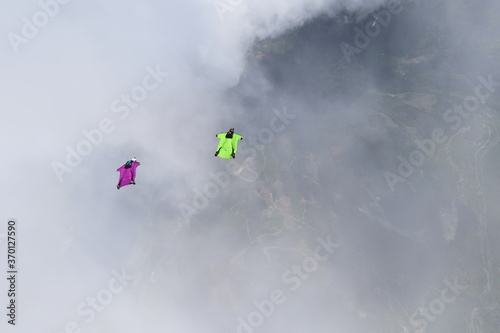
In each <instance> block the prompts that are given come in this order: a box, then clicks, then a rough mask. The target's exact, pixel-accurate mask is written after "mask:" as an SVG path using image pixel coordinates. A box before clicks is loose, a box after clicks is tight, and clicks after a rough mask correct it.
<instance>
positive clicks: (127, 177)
mask: <svg viewBox="0 0 500 333" xmlns="http://www.w3.org/2000/svg"><path fill="white" fill-rule="evenodd" d="M139 165H141V163H139V162H135V161H129V162H127V163H125V164H124V165H122V166H121V167H119V168H118V169H117V170H116V171H120V180H119V181H118V185H116V188H117V189H120V187H123V186H127V185H130V184H134V185H135V173H136V169H137V167H138V166H139Z"/></svg>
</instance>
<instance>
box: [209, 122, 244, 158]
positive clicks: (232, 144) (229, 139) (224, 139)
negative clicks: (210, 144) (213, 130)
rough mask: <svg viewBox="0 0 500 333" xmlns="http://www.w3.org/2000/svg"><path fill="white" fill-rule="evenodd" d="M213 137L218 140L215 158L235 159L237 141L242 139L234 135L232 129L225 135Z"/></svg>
mask: <svg viewBox="0 0 500 333" xmlns="http://www.w3.org/2000/svg"><path fill="white" fill-rule="evenodd" d="M215 136H216V137H218V138H219V144H218V145H217V151H216V152H215V156H219V157H220V158H231V157H232V158H235V157H236V152H238V141H240V140H242V139H243V137H242V136H241V135H239V134H236V133H234V128H231V129H230V130H229V131H228V132H227V133H219V134H215Z"/></svg>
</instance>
